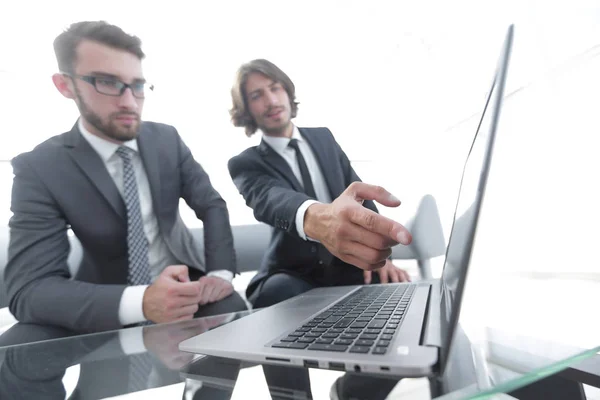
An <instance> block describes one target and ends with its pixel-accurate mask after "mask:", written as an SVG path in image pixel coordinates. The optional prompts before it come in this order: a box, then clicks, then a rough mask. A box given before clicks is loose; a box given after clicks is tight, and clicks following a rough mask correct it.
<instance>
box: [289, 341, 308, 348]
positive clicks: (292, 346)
mask: <svg viewBox="0 0 600 400" xmlns="http://www.w3.org/2000/svg"><path fill="white" fill-rule="evenodd" d="M307 346H308V343H298V342H295V343H288V349H305V348H306V347H307Z"/></svg>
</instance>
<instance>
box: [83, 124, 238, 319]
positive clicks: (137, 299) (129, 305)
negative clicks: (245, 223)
mask: <svg viewBox="0 0 600 400" xmlns="http://www.w3.org/2000/svg"><path fill="white" fill-rule="evenodd" d="M78 126H79V130H80V132H81V134H82V135H83V137H84V138H85V139H86V140H87V141H88V142H89V144H90V146H92V148H93V149H94V150H95V151H96V152H97V153H98V155H99V156H100V158H101V159H102V161H103V162H104V165H105V166H106V169H107V170H108V174H109V175H110V176H111V178H112V179H113V181H114V182H115V185H116V186H117V189H119V192H120V193H121V196H123V160H122V159H121V157H119V156H118V155H117V154H116V151H117V149H118V148H119V146H120V145H119V144H116V143H113V142H109V141H108V140H104V139H102V138H100V137H98V136H96V135H93V134H92V133H90V132H89V131H88V130H87V129H85V127H84V126H83V123H82V122H81V119H79V121H78ZM123 145H124V146H127V147H129V148H130V149H133V150H135V154H134V157H133V158H132V163H133V169H134V171H135V180H136V182H137V187H138V194H139V199H140V211H141V213H142V222H143V225H144V233H145V234H146V238H147V239H148V262H149V266H150V277H151V279H152V281H154V280H155V279H156V278H157V277H158V276H159V275H160V273H161V272H162V271H163V270H164V269H165V268H166V267H167V266H169V265H173V264H178V261H177V260H176V259H175V256H174V255H173V254H172V253H171V252H170V251H169V248H168V247H167V244H166V243H165V241H164V239H163V237H162V236H161V234H160V230H159V227H158V220H157V219H156V215H155V214H154V209H153V206H152V195H151V193H150V182H148V176H147V175H146V170H145V169H144V165H143V163H142V159H141V158H140V156H139V153H138V145H137V141H136V140H135V139H134V140H130V141H128V142H125V143H123ZM208 275H215V276H218V277H219V278H222V279H225V280H227V281H229V282H231V280H232V279H233V274H232V273H231V271H227V270H218V271H212V272H209V273H208ZM147 287H148V285H138V286H128V287H127V288H125V291H124V292H123V296H122V297H121V301H120V303H119V321H120V323H121V324H123V325H130V324H135V323H138V322H142V321H145V320H146V318H145V317H144V312H143V308H142V303H143V299H144V292H145V291H146V288H147Z"/></svg>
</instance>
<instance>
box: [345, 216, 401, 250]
mask: <svg viewBox="0 0 600 400" xmlns="http://www.w3.org/2000/svg"><path fill="white" fill-rule="evenodd" d="M351 221H352V222H354V223H355V224H357V225H360V226H362V227H363V228H365V229H366V230H368V231H370V232H373V233H378V234H380V235H382V236H385V237H388V238H390V239H392V240H393V241H395V242H397V243H402V244H404V245H409V244H410V243H411V242H412V235H411V234H410V232H409V231H408V229H406V228H405V227H404V226H402V224H400V223H398V222H396V221H394V220H392V219H389V218H387V217H384V216H383V215H380V214H377V213H376V212H375V211H372V210H369V209H368V208H365V207H360V208H357V209H356V211H355V212H354V213H353V214H352V217H351Z"/></svg>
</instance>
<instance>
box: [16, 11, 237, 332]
mask: <svg viewBox="0 0 600 400" xmlns="http://www.w3.org/2000/svg"><path fill="white" fill-rule="evenodd" d="M54 49H55V53H56V57H57V61H58V66H59V70H60V73H57V74H55V75H54V76H53V77H52V79H53V82H54V85H55V86H56V88H57V89H58V91H59V92H60V93H61V94H62V95H63V96H64V97H66V98H68V99H71V100H73V101H74V102H75V104H76V105H77V108H78V109H79V112H80V118H79V119H78V121H77V122H76V124H75V125H74V126H73V128H72V129H71V131H69V132H66V133H63V134H61V135H58V136H55V137H53V138H51V139H49V140H47V141H45V142H43V143H41V144H40V145H38V146H37V147H36V148H35V149H33V150H32V151H30V152H27V153H24V154H21V155H19V156H17V157H16V158H15V159H14V160H13V162H12V165H13V170H14V183H13V190H12V206H11V208H12V211H13V213H14V215H13V217H12V218H11V220H10V245H9V260H8V263H7V266H6V269H5V283H6V287H7V291H8V297H9V307H10V311H11V312H12V313H13V315H14V316H15V317H16V318H17V319H18V320H19V321H20V322H21V323H37V324H48V325H55V326H60V327H63V328H67V329H69V330H71V331H74V332H95V331H103V330H110V329H118V328H121V327H123V326H129V325H135V324H145V323H147V321H151V322H155V323H163V322H171V321H177V320H183V319H190V318H193V317H194V316H205V315H211V314H220V313H225V312H233V311H241V310H245V309H246V306H245V303H244V301H243V300H242V298H241V297H240V296H239V295H238V294H237V293H236V292H235V291H234V290H233V286H232V284H231V280H232V279H233V276H234V274H235V273H236V259H235V254H234V248H233V236H232V232H231V227H230V223H229V214H228V211H227V207H226V204H225V201H224V200H223V199H222V198H221V196H220V195H219V193H217V191H216V190H215V189H214V188H213V186H212V185H211V182H210V180H209V177H208V175H207V174H206V173H205V171H204V170H203V168H202V167H201V166H200V164H199V163H197V162H196V161H195V160H194V158H193V156H192V153H191V152H190V150H189V149H188V147H187V146H186V145H185V144H184V142H183V141H182V139H181V137H180V136H179V134H178V132H177V131H176V130H175V128H174V127H172V126H168V125H164V124H159V123H153V122H142V121H141V114H142V108H143V106H144V99H145V97H146V95H147V94H148V93H149V92H150V91H151V90H152V89H153V87H152V86H151V85H149V84H148V83H147V82H146V80H145V78H144V75H143V72H142V59H143V58H144V53H143V52H142V49H141V41H140V40H139V39H138V38H137V37H135V36H131V35H129V34H126V33H125V32H124V31H123V30H121V29H120V28H119V27H117V26H114V25H109V24H107V23H105V22H79V23H75V24H72V25H71V26H70V27H69V28H68V29H67V30H66V31H64V32H63V33H61V34H60V35H59V36H58V37H57V38H56V40H55V41H54ZM180 198H183V199H184V200H185V201H186V203H187V204H188V205H189V206H190V207H191V208H192V209H193V210H194V211H195V213H196V215H197V217H198V218H199V219H201V220H202V222H203V226H204V254H203V255H202V254H200V251H199V246H198V244H197V243H196V242H195V241H194V239H193V237H192V234H191V233H190V231H189V230H188V229H187V228H186V226H185V225H184V223H183V221H182V219H181V217H180V215H179V211H178V207H179V201H180ZM68 229H71V230H72V232H73V233H74V234H75V236H76V237H77V238H78V239H79V241H80V242H81V244H82V247H83V253H84V254H83V261H82V263H81V265H80V267H79V269H78V271H77V273H76V276H74V277H72V276H71V274H70V272H69V268H68V266H67V257H68V255H69V239H68V235H67V231H68Z"/></svg>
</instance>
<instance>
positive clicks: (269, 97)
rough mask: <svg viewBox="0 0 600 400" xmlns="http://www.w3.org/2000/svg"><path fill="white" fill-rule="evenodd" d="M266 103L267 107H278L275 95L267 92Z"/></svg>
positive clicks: (277, 99)
mask: <svg viewBox="0 0 600 400" xmlns="http://www.w3.org/2000/svg"><path fill="white" fill-rule="evenodd" d="M266 97H267V103H268V105H269V106H278V105H279V97H277V95H276V94H275V93H272V92H269V93H268V94H267V96H266Z"/></svg>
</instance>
